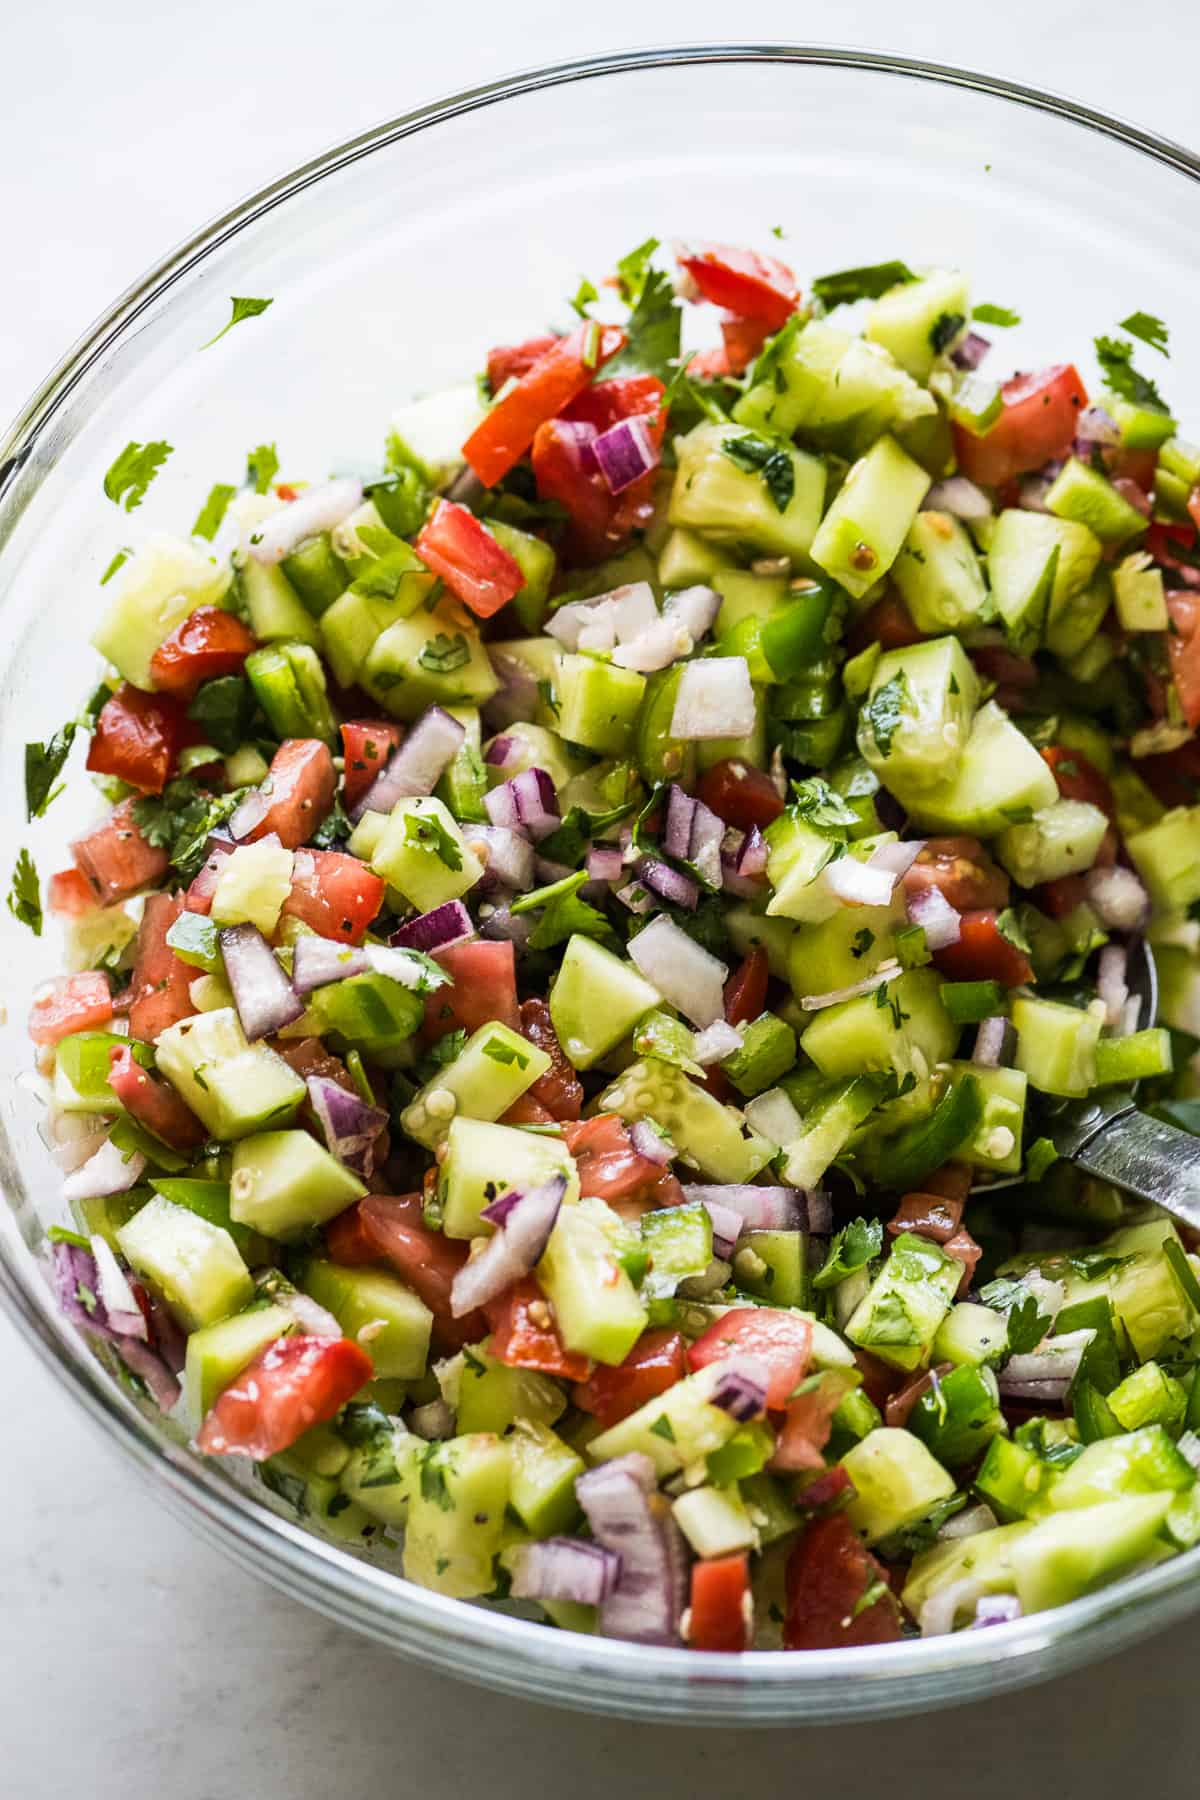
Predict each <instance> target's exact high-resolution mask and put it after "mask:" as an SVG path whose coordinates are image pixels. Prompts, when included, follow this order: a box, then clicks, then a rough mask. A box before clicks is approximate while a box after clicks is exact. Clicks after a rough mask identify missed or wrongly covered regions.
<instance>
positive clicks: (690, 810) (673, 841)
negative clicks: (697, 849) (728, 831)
mask: <svg viewBox="0 0 1200 1800" xmlns="http://www.w3.org/2000/svg"><path fill="white" fill-rule="evenodd" d="M698 804H699V802H698V801H696V800H693V799H692V796H691V795H690V794H688V793H685V792H684V790H683V789H682V788H681V787H680V785H679V783H678V782H677V781H673V782H672V783H671V785H670V787H669V788H668V790H667V816H666V819H665V820H664V822H663V839H662V842H663V849H664V850H665V851H666V852H667V855H668V856H678V857H680V858H683V859H686V857H687V855H688V852H689V850H690V849H691V847H692V818H693V816H694V814H695V811H696V807H697V805H698ZM722 836H724V828H722Z"/></svg>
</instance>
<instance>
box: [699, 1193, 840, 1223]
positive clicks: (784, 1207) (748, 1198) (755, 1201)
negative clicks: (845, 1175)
mask: <svg viewBox="0 0 1200 1800" xmlns="http://www.w3.org/2000/svg"><path fill="white" fill-rule="evenodd" d="M683 1196H684V1199H685V1200H693V1201H699V1203H700V1204H701V1205H702V1206H706V1205H707V1204H708V1202H709V1201H710V1200H712V1201H715V1202H716V1204H717V1205H718V1206H723V1207H728V1208H729V1209H730V1211H732V1212H736V1213H740V1215H741V1217H742V1218H743V1219H744V1220H745V1222H746V1228H747V1230H750V1231H815V1232H819V1233H825V1232H827V1231H829V1230H830V1229H831V1227H832V1224H833V1210H832V1207H831V1205H830V1201H829V1196H828V1194H826V1193H824V1192H823V1191H822V1190H821V1189H820V1188H794V1187H755V1186H754V1185H753V1183H750V1182H746V1183H742V1182H728V1183H727V1182H711V1183H709V1182H692V1183H687V1182H685V1183H684V1187H683Z"/></svg>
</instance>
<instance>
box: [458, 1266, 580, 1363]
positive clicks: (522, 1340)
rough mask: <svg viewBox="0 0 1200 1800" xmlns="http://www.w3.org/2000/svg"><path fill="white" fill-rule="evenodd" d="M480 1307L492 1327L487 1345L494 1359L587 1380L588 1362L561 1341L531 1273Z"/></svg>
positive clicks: (547, 1306) (543, 1297) (544, 1299)
mask: <svg viewBox="0 0 1200 1800" xmlns="http://www.w3.org/2000/svg"><path fill="white" fill-rule="evenodd" d="M483 1310H484V1312H485V1313H486V1315H487V1321H488V1324H489V1325H490V1326H491V1328H492V1341H491V1344H490V1345H489V1346H488V1347H489V1349H490V1351H491V1353H492V1355H493V1356H494V1357H496V1358H497V1360H498V1361H500V1362H502V1363H507V1364H508V1366H509V1368H510V1369H540V1370H541V1372H542V1374H543V1375H557V1376H559V1377H560V1379H561V1380H563V1381H586V1380H587V1378H588V1376H589V1374H590V1373H591V1363H590V1362H589V1361H588V1359H587V1357H586V1356H581V1355H580V1354H579V1352H578V1351H577V1350H568V1349H567V1348H566V1347H565V1345H564V1344H563V1341H562V1338H561V1337H560V1336H559V1333H558V1327H557V1325H556V1324H555V1323H554V1317H553V1314H552V1313H551V1311H550V1308H549V1305H548V1304H547V1301H546V1296H545V1295H544V1294H543V1293H542V1290H541V1288H540V1287H539V1286H538V1281H537V1277H536V1276H535V1275H527V1276H526V1277H525V1279H524V1281H518V1282H517V1283H516V1284H515V1285H514V1286H513V1287H510V1288H509V1289H508V1291H507V1293H504V1294H501V1295H499V1296H498V1297H497V1298H496V1299H495V1300H489V1301H488V1303H487V1305H486V1306H485V1307H484V1309H483Z"/></svg>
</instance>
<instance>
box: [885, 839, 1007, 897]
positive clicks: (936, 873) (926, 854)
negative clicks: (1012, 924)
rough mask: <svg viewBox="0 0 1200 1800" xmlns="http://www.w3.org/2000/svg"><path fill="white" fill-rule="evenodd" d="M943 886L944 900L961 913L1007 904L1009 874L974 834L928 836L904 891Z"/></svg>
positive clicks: (909, 891)
mask: <svg viewBox="0 0 1200 1800" xmlns="http://www.w3.org/2000/svg"><path fill="white" fill-rule="evenodd" d="M931 887H935V888H938V889H940V891H941V895H942V898H943V900H947V901H949V903H950V905H951V906H953V907H954V908H955V909H956V910H957V911H958V912H975V911H978V910H979V909H980V908H981V907H989V906H991V907H995V908H997V909H998V910H1002V909H1003V908H1004V907H1006V906H1007V905H1008V876H1007V875H1006V874H1005V873H1004V871H1003V869H1001V868H998V867H997V866H996V864H995V863H994V862H993V861H992V859H991V857H990V856H989V855H988V853H987V851H986V850H985V849H984V847H983V845H982V844H981V843H980V841H979V839H978V838H973V837H945V838H927V839H926V841H925V844H924V846H923V848H922V849H921V850H920V851H919V852H918V854H917V860H916V861H915V862H914V863H913V865H912V867H911V868H910V869H909V870H908V873H907V874H906V875H905V877H904V892H905V893H906V894H908V895H912V894H920V893H924V891H925V889H926V888H931Z"/></svg>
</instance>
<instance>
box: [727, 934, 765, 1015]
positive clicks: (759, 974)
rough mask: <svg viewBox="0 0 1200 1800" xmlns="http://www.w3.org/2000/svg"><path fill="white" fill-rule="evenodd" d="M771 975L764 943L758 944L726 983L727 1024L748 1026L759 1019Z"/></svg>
mask: <svg viewBox="0 0 1200 1800" xmlns="http://www.w3.org/2000/svg"><path fill="white" fill-rule="evenodd" d="M769 974H770V969H769V967H768V965H767V953H766V951H765V950H764V949H763V947H762V945H761V944H756V945H755V946H754V948H753V950H751V951H749V952H748V953H747V955H745V956H744V957H743V958H742V960H741V963H740V964H739V965H738V967H737V968H736V969H735V970H734V972H733V974H732V975H731V976H730V977H729V980H728V981H727V982H726V983H725V1022H726V1024H727V1025H746V1024H748V1023H749V1021H750V1020H751V1019H757V1017H758V1015H759V1013H760V1012H761V1011H762V1010H763V1007H764V1006H765V1005H766V1003H767V978H768V976H769Z"/></svg>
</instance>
